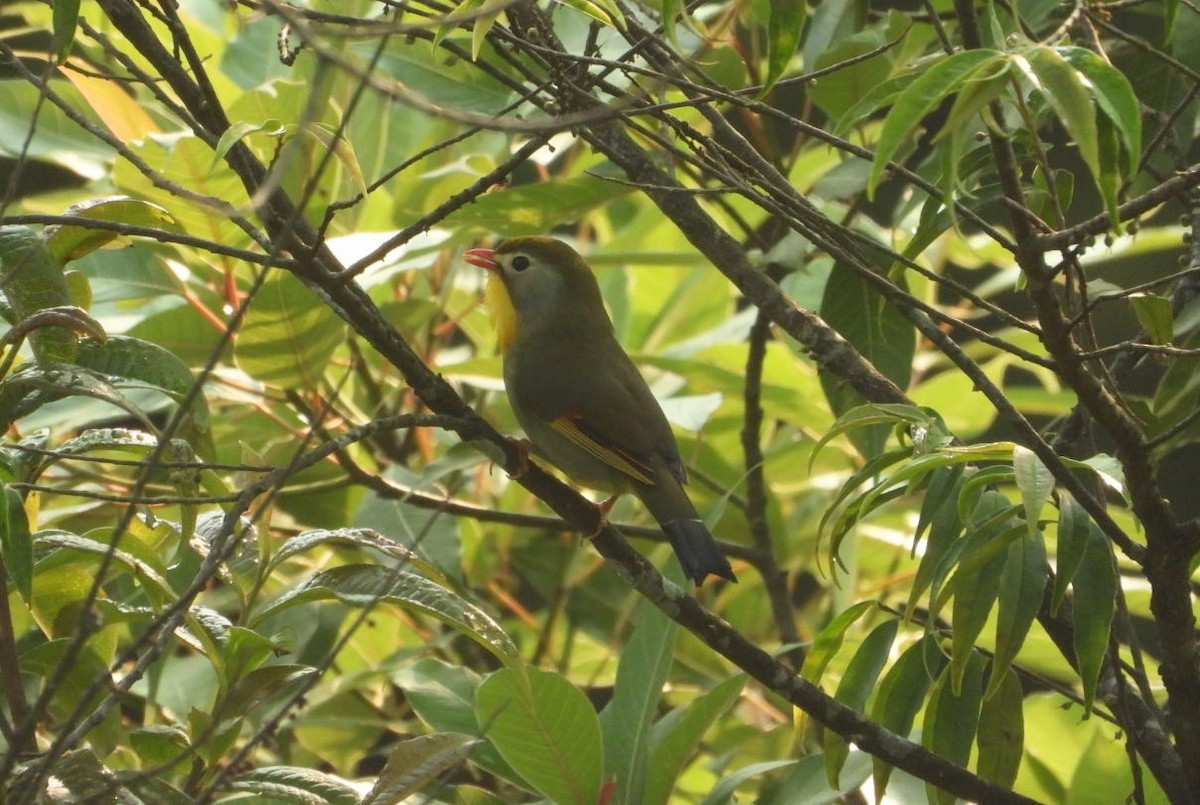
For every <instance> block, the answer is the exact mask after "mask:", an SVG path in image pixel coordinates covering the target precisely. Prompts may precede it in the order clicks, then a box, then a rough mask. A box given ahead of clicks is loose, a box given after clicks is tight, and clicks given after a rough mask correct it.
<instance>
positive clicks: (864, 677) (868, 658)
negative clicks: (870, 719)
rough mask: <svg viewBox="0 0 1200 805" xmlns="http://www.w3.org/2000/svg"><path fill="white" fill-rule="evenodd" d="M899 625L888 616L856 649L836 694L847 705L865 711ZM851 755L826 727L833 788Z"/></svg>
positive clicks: (827, 761)
mask: <svg viewBox="0 0 1200 805" xmlns="http://www.w3.org/2000/svg"><path fill="white" fill-rule="evenodd" d="M899 626H900V622H899V621H898V620H894V619H889V620H886V621H884V622H883V623H881V624H879V625H878V626H876V627H875V628H874V629H872V630H871V632H870V633H869V634H868V635H867V636H866V637H865V638H864V639H863V642H862V645H860V646H859V647H858V650H857V651H856V652H854V656H853V657H851V658H850V662H849V663H847V665H846V671H845V673H844V674H842V679H841V681H840V682H838V687H837V692H836V693H835V694H834V698H835V699H836V700H837V701H839V702H841V703H842V704H844V705H846V706H847V707H849V708H851V709H853V710H856V711H858V712H860V713H861V712H863V708H865V707H866V704H867V697H868V696H870V695H871V692H872V691H874V690H875V683H876V682H877V681H878V680H879V674H880V672H881V671H882V670H883V666H884V664H885V663H886V662H887V659H888V655H889V654H890V653H891V650H892V643H893V642H894V641H895V639H896V631H897V629H898V628H899ZM849 756H850V744H849V742H848V741H847V740H846V739H845V738H843V737H842V736H841V735H839V734H838V733H836V732H834V731H833V730H826V731H825V777H826V779H827V780H828V781H829V786H830V787H831V788H833V789H835V790H836V789H838V788H840V787H841V783H840V779H839V778H840V776H841V771H842V766H843V765H845V763H846V759H847V758H848V757H849Z"/></svg>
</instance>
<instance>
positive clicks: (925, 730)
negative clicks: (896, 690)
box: [921, 651, 987, 805]
mask: <svg viewBox="0 0 1200 805" xmlns="http://www.w3.org/2000/svg"><path fill="white" fill-rule="evenodd" d="M986 664H987V663H986V661H985V660H984V659H983V657H982V656H981V655H980V654H979V653H978V652H974V651H973V652H971V656H970V659H969V660H968V661H967V663H966V665H965V668H964V669H963V674H962V682H961V685H960V686H959V687H960V692H958V693H955V692H954V687H955V686H954V685H953V684H951V678H952V676H953V674H952V670H953V669H952V668H946V669H945V670H944V671H943V672H942V674H941V675H940V676H939V677H938V678H937V681H936V682H935V683H934V685H933V690H932V691H931V692H930V694H929V704H928V705H927V706H926V708H925V720H924V722H923V724H922V728H921V743H922V745H924V746H925V747H926V748H927V749H929V750H931V751H932V752H935V753H937V754H938V755H941V756H942V757H944V758H946V759H947V760H949V761H951V762H953V763H956V764H957V765H959V766H963V767H965V766H966V765H967V761H968V760H969V759H970V757H971V746H972V745H973V744H974V743H975V732H976V729H977V728H978V726H979V707H980V704H981V702H982V699H983V671H984V668H985V666H986ZM925 791H926V793H927V794H928V796H929V801H930V802H931V803H935V802H936V803H945V804H946V805H949V804H950V803H953V802H955V801H956V798H955V797H954V796H953V795H952V794H949V793H947V792H946V791H943V790H941V789H940V788H937V787H935V786H934V785H933V784H932V783H926V784H925Z"/></svg>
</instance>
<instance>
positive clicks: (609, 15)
mask: <svg viewBox="0 0 1200 805" xmlns="http://www.w3.org/2000/svg"><path fill="white" fill-rule="evenodd" d="M554 2H556V3H560V4H562V5H564V6H567V7H568V8H573V9H575V10H576V11H578V12H580V13H581V14H586V15H587V16H589V17H591V18H592V19H594V20H596V22H599V23H600V24H602V25H608V26H610V27H613V28H619V29H622V30H624V28H625V15H624V14H622V13H621V8H620V6H618V5H617V4H616V3H614V2H613V0H554Z"/></svg>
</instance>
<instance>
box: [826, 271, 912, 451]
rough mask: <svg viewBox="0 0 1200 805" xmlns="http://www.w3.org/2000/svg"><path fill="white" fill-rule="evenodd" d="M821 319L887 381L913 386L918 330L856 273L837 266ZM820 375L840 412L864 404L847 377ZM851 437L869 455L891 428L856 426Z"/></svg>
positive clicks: (832, 275)
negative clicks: (856, 428) (864, 428)
mask: <svg viewBox="0 0 1200 805" xmlns="http://www.w3.org/2000/svg"><path fill="white" fill-rule="evenodd" d="M821 317H822V318H823V319H825V321H826V322H828V324H829V325H830V326H831V327H833V328H834V329H836V330H837V331H838V332H839V333H841V335H842V336H843V337H844V338H845V339H846V340H847V341H849V342H850V343H851V344H853V345H854V346H855V348H857V349H858V351H859V352H860V353H862V355H863V357H865V358H866V359H867V360H869V361H870V362H871V363H872V364H874V366H875V368H877V369H878V370H879V371H880V372H882V373H883V374H884V375H885V376H887V377H888V379H890V380H891V381H892V382H894V383H895V384H896V385H897V386H899V387H900V388H902V389H903V388H907V387H908V382H909V379H910V378H911V377H912V362H913V355H914V354H915V352H916V348H917V338H916V330H915V329H914V328H913V326H912V324H911V323H910V322H909V321H908V319H907V318H905V316H904V314H902V313H901V312H900V311H899V310H897V309H896V308H895V307H894V306H893V305H891V304H889V303H887V302H886V301H885V300H884V298H883V297H882V296H881V295H880V294H879V292H878V291H876V290H875V288H874V287H873V286H872V285H871V284H870V283H869V282H868V281H867V280H865V279H864V278H863V277H861V276H860V275H859V274H858V272H857V271H853V270H849V269H846V268H844V267H842V268H839V267H836V266H835V268H834V271H833V273H832V274H830V276H829V281H828V282H827V283H826V285H825V294H824V297H823V299H822V300H821ZM820 377H821V387H822V388H823V389H824V390H825V397H826V399H828V400H829V403H830V405H831V406H832V407H833V411H834V413H835V414H839V415H841V414H843V413H845V412H847V411H849V410H851V409H852V408H854V407H855V406H858V405H860V404H861V403H862V402H863V400H862V397H861V396H860V395H859V394H858V392H856V391H855V390H854V389H852V388H851V387H850V386H849V385H848V384H847V383H846V381H845V380H844V379H841V378H838V377H835V376H834V375H832V374H831V373H830V372H826V371H822V372H821V373H820ZM850 437H851V440H852V441H853V442H854V444H855V446H856V447H857V448H858V449H859V450H860V451H861V452H862V453H863V455H864V456H866V457H868V458H869V457H871V456H874V455H877V454H878V453H879V452H880V451H881V450H882V449H883V445H884V443H885V442H886V439H887V432H886V430H884V429H883V428H874V429H869V430H867V431H865V432H864V431H860V430H856V431H853V432H851V434H850Z"/></svg>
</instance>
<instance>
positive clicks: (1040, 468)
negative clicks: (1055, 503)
mask: <svg viewBox="0 0 1200 805" xmlns="http://www.w3.org/2000/svg"><path fill="white" fill-rule="evenodd" d="M1013 477H1014V478H1015V479H1016V482H1017V489H1018V490H1019V491H1020V493H1021V503H1023V504H1024V506H1025V523H1026V525H1027V526H1028V527H1029V536H1030V538H1033V537H1036V536H1038V535H1039V534H1040V533H1041V532H1040V530H1039V529H1038V520H1039V519H1040V518H1041V516H1042V509H1043V508H1044V507H1045V505H1046V501H1047V500H1049V499H1050V493H1051V492H1053V491H1054V476H1053V475H1051V474H1050V470H1048V469H1046V465H1045V464H1043V463H1042V460H1041V459H1040V458H1038V457H1037V455H1036V454H1034V452H1033V451H1032V450H1030V449H1029V448H1027V447H1022V446H1021V445H1016V446H1015V447H1014V448H1013Z"/></svg>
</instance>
